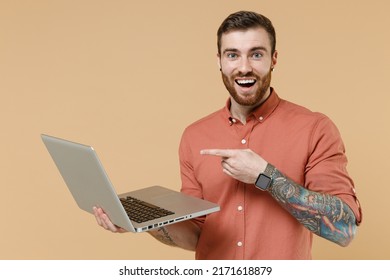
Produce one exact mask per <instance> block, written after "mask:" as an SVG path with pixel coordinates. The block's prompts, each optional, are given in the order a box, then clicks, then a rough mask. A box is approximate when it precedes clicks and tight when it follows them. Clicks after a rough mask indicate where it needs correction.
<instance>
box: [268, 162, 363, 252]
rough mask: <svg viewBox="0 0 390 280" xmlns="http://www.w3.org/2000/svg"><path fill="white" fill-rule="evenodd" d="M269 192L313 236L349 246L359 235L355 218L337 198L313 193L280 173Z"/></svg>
mask: <svg viewBox="0 0 390 280" xmlns="http://www.w3.org/2000/svg"><path fill="white" fill-rule="evenodd" d="M272 177H273V183H272V185H271V186H270V188H269V192H270V193H271V195H272V196H273V197H274V198H275V199H276V200H277V201H278V203H279V204H280V205H281V206H282V207H283V208H284V209H286V210H287V211H288V212H289V213H290V214H291V215H293V216H294V217H295V218H296V219H297V220H298V221H299V222H300V223H301V224H303V225H304V226H305V227H306V228H307V229H309V230H310V231H312V232H313V233H315V234H317V235H319V236H321V237H323V238H326V239H328V240H330V241H333V242H335V243H337V244H339V245H341V246H347V245H348V244H349V243H350V242H351V241H352V239H353V237H354V235H355V233H356V220H355V215H354V213H353V212H352V210H351V209H350V208H349V206H348V205H347V204H345V203H344V202H343V201H342V200H341V199H339V198H338V197H336V196H332V195H329V194H325V193H318V192H313V191H310V190H308V189H306V188H304V187H302V186H300V185H298V184H296V183H294V182H293V181H291V180H290V179H288V178H286V177H285V176H284V175H283V174H282V173H280V172H279V171H278V170H277V169H275V172H274V174H273V176H272Z"/></svg>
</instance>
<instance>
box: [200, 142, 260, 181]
mask: <svg viewBox="0 0 390 280" xmlns="http://www.w3.org/2000/svg"><path fill="white" fill-rule="evenodd" d="M200 153H201V154H202V155H212V156H219V157H221V165H222V170H223V172H224V173H226V174H228V175H229V176H231V177H233V178H234V179H236V180H239V181H241V182H244V183H247V184H254V183H255V182H256V179H257V177H258V176H259V174H260V173H261V172H263V171H264V170H265V168H266V166H267V162H266V161H265V160H264V159H263V158H262V157H261V156H259V155H258V154H256V153H255V152H253V151H252V150H250V149H245V150H241V149H225V150H222V149H208V150H201V151H200Z"/></svg>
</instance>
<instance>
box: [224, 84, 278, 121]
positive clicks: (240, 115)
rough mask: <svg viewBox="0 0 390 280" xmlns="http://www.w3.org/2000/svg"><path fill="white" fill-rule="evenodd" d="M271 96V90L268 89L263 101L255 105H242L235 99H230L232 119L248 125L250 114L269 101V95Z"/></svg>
mask: <svg viewBox="0 0 390 280" xmlns="http://www.w3.org/2000/svg"><path fill="white" fill-rule="evenodd" d="M270 94H271V90H270V89H268V90H267V92H266V94H264V96H263V97H262V98H261V100H260V101H259V102H258V103H256V104H254V105H247V106H245V105H241V104H238V103H237V102H236V101H235V100H234V99H233V98H230V101H231V102H230V103H231V105H230V113H231V114H232V117H233V118H235V119H238V120H240V121H241V122H242V123H243V124H246V120H247V118H248V116H249V115H250V114H252V112H253V111H255V110H256V109H257V108H258V107H259V106H260V105H261V104H263V103H264V101H266V100H267V98H268V97H269V95H270Z"/></svg>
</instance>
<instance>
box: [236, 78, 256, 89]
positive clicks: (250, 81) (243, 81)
mask: <svg viewBox="0 0 390 280" xmlns="http://www.w3.org/2000/svg"><path fill="white" fill-rule="evenodd" d="M235 82H236V84H237V85H239V86H240V87H251V86H253V85H254V84H255V83H256V80H255V79H236V80H235Z"/></svg>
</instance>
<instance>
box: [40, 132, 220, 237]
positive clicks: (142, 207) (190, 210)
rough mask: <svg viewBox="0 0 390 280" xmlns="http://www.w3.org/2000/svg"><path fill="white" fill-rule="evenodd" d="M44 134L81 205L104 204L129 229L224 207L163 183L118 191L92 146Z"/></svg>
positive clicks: (139, 229) (146, 227)
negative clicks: (163, 185) (119, 192)
mask: <svg viewBox="0 0 390 280" xmlns="http://www.w3.org/2000/svg"><path fill="white" fill-rule="evenodd" d="M41 137H42V140H43V142H44V144H45V146H46V148H47V150H48V151H49V153H50V155H51V157H52V159H53V161H54V163H55V164H56V166H57V168H58V170H59V172H60V173H61V175H62V178H63V179H64V181H65V183H66V185H67V187H68V188H69V190H70V192H71V194H72V196H73V198H74V199H75V201H76V203H77V205H78V206H79V207H80V208H81V209H83V210H85V211H87V212H89V213H92V214H93V207H94V206H97V207H101V208H102V209H103V210H104V211H105V212H106V214H107V215H108V216H109V218H110V219H111V221H112V222H113V223H114V224H115V225H116V226H119V227H122V228H124V229H126V230H127V231H130V232H144V231H148V230H151V229H154V228H158V227H161V226H165V225H168V224H173V223H177V222H181V221H185V220H188V219H192V218H195V217H199V216H204V215H208V214H211V213H213V212H217V211H219V210H220V207H219V205H217V204H215V203H212V202H210V201H206V200H203V199H199V198H196V197H192V196H188V195H186V194H183V193H181V192H177V191H174V190H171V189H168V188H165V187H162V186H150V187H146V188H142V189H138V190H135V191H131V192H127V193H123V194H119V195H118V194H117V193H116V191H115V189H114V187H113V185H112V184H111V182H110V180H109V178H108V176H107V173H106V172H105V170H104V168H103V165H102V163H101V162H100V160H99V158H98V156H97V153H96V152H95V150H94V149H93V148H92V147H91V146H88V145H83V144H79V143H75V142H71V141H68V140H64V139H60V138H57V137H53V136H49V135H45V134H42V135H41ZM134 205H135V206H134Z"/></svg>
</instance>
